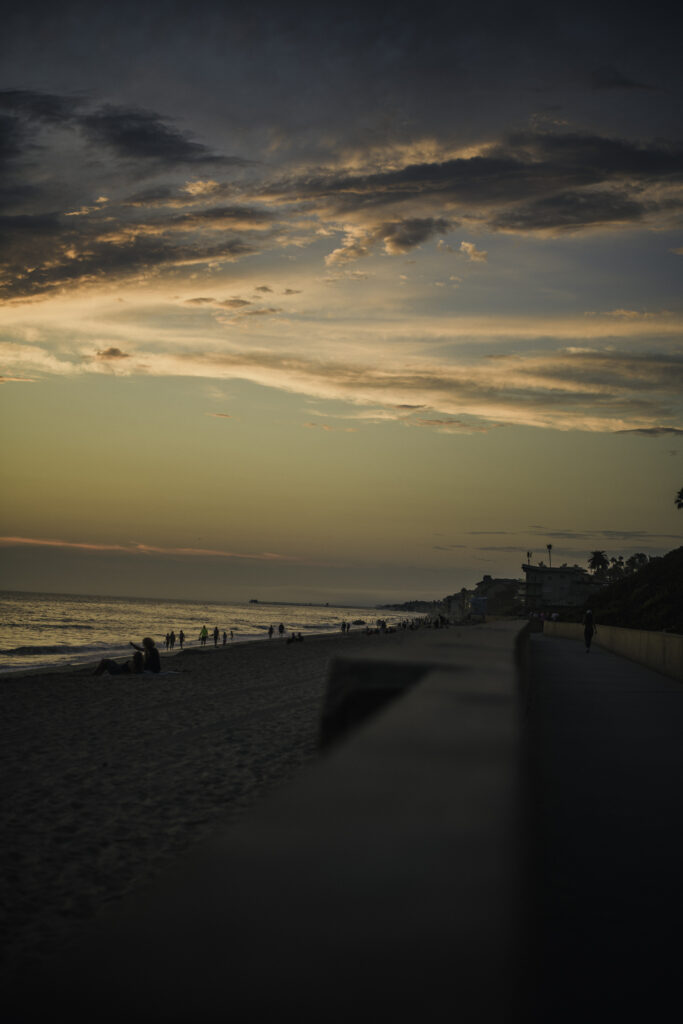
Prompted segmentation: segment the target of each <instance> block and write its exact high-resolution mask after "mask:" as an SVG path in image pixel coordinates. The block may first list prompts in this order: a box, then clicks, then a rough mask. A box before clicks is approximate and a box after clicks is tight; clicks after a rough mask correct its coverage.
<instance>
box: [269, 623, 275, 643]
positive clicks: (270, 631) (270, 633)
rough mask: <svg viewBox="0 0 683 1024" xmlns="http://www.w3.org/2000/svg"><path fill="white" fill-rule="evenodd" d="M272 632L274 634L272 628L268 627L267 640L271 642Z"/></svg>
mask: <svg viewBox="0 0 683 1024" xmlns="http://www.w3.org/2000/svg"><path fill="white" fill-rule="evenodd" d="M274 632H275V630H274V629H273V627H272V626H270V627H269V628H268V639H269V640H272V639H273V633H274Z"/></svg>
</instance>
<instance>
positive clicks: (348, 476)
mask: <svg viewBox="0 0 683 1024" xmlns="http://www.w3.org/2000/svg"><path fill="white" fill-rule="evenodd" d="M375 10H376V9H375V8H373V6H372V5H370V4H364V5H354V4H347V5H339V7H338V8H337V7H335V9H334V11H332V10H329V9H327V6H326V5H323V4H320V5H313V4H284V5H283V4H269V3H265V4H263V3H261V4H220V3H207V2H202V0H198V2H196V3H192V4H188V3H144V4H141V3H136V4H130V3H127V2H121V3H117V4H115V5H107V6H106V7H105V8H104V9H102V10H97V9H95V5H93V4H91V3H88V4H85V3H83V4H81V3H69V2H66V3H63V4H59V5H55V4H50V5H47V4H45V5H41V4H36V3H32V2H30V0H29V2H28V3H24V4H22V5H16V10H15V11H14V12H13V13H11V14H10V15H8V16H6V17H5V19H4V23H3V27H2V34H1V35H0V66H1V67H2V78H1V80H0V124H1V126H2V142H1V144H0V145H1V148H0V160H1V162H2V177H1V179H0V180H1V184H0V202H1V203H2V211H1V212H0V237H1V244H0V302H1V303H2V309H1V312H0V348H1V349H2V364H1V373H2V382H3V387H2V399H3V401H2V406H1V409H2V412H1V416H2V419H1V423H2V481H3V500H2V502H1V507H0V568H1V570H2V576H1V581H2V582H1V583H0V585H2V586H5V587H7V588H12V589H19V590H22V589H23V590H48V591H62V592H76V593H102V594H120V595H146V596H174V597H181V598H182V597H186V598H198V599H216V600H248V599H249V598H252V597H258V598H260V599H262V600H280V599H282V600H303V601H330V602H346V603H353V602H362V603H370V602H373V601H388V600H393V601H402V600H408V599H411V598H416V597H441V596H444V595H445V594H449V593H453V592H454V591H456V590H459V589H460V588H461V587H463V586H472V585H473V584H474V583H476V582H477V580H479V579H481V577H482V576H483V575H484V574H485V573H490V574H492V575H494V576H521V575H522V573H521V569H520V566H521V562H522V561H523V560H525V555H526V552H527V551H532V552H534V558H533V560H534V561H537V560H539V559H541V558H544V559H546V560H547V555H546V545H547V544H548V543H552V545H553V564H554V565H555V564H560V563H561V562H565V561H566V562H569V563H570V564H573V563H574V562H578V563H579V564H583V565H585V564H586V559H587V556H588V552H589V551H591V550H593V549H595V548H600V549H603V550H606V551H607V554H608V555H616V554H623V555H625V556H628V555H630V554H632V553H633V552H636V551H644V552H646V553H648V554H651V555H655V554H662V553H664V552H666V551H668V550H670V549H671V548H673V547H676V546H678V545H679V544H680V543H681V542H682V541H681V533H682V532H683V531H682V527H683V514H682V513H681V512H680V511H677V509H676V508H675V505H674V497H675V495H676V492H677V491H678V490H679V488H681V486H683V466H682V460H683V417H682V415H681V414H682V409H683V400H682V397H681V396H682V395H683V387H682V383H683V352H682V347H681V327H682V324H683V303H682V301H681V294H682V290H681V274H682V271H683V191H682V189H681V181H682V179H683V139H682V137H681V124H682V118H681V68H682V66H683V63H682V62H681V58H680V39H681V34H680V30H681V24H680V15H676V16H672V14H671V11H672V10H674V8H673V6H672V5H661V6H660V5H658V4H656V3H655V4H650V5H648V7H647V11H646V12H645V11H644V10H640V11H638V12H637V13H636V12H635V10H634V13H632V14H631V13H628V10H630V9H627V10H626V12H622V13H621V16H620V20H619V21H618V23H617V22H615V20H614V17H613V12H614V8H613V7H611V6H610V7H609V8H608V7H607V6H604V7H601V5H600V4H595V3H593V4H590V5H588V4H585V5H583V4H581V3H579V4H573V5H565V6H564V7H563V9H559V8H558V9H556V7H555V5H543V6H541V5H538V4H534V5H524V4H522V5H511V4H500V5H498V4H490V3H489V4H486V5H469V4H468V5H463V4H459V3H456V2H454V3H452V4H449V5H448V6H447V7H446V8H444V10H443V11H442V12H441V13H439V8H438V6H437V7H434V8H433V10H432V9H431V8H424V10H425V12H426V11H428V10H431V13H430V14H429V16H427V14H426V13H425V14H423V13H422V8H420V7H419V6H417V5H410V6H408V5H401V4H393V5H387V7H386V9H385V10H380V9H377V13H373V12H374V11H375Z"/></svg>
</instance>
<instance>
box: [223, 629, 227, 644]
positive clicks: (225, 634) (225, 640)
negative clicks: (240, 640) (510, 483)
mask: <svg viewBox="0 0 683 1024" xmlns="http://www.w3.org/2000/svg"><path fill="white" fill-rule="evenodd" d="M227 642H228V634H227V633H226V632H225V630H223V646H224V647H225V645H226V644H227Z"/></svg>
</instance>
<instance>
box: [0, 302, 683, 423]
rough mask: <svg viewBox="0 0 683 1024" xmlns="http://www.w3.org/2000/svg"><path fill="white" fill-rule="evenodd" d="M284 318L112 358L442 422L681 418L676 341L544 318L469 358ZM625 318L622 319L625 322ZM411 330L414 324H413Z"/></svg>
mask: <svg viewBox="0 0 683 1024" xmlns="http://www.w3.org/2000/svg"><path fill="white" fill-rule="evenodd" d="M252 313H255V314H256V316H257V317H259V316H260V317H263V316H264V315H274V309H272V308H269V309H266V310H263V311H257V310H254V311H251V310H247V311H246V313H245V314H244V315H245V316H247V317H250V316H251V315H252ZM218 315H220V311H218ZM227 315H228V314H227V313H226V316H227ZM234 315H236V316H239V315H240V311H237V313H236V314H234ZM242 323H244V321H242ZM282 325H283V326H282V331H279V332H278V336H277V341H272V342H270V343H267V344H266V343H264V340H263V339H264V338H269V332H268V331H265V332H264V333H263V334H262V335H260V336H259V335H258V332H256V336H257V338H259V341H258V342H257V341H256V340H255V339H254V341H251V343H250V344H246V341H245V337H243V336H242V335H241V333H239V332H238V331H236V332H235V335H234V337H232V338H230V339H229V338H228V336H227V335H226V334H222V336H221V342H220V348H214V349H211V348H208V347H204V348H202V347H200V345H199V344H197V342H196V341H194V343H193V344H192V346H189V345H188V344H187V343H186V342H185V341H183V340H181V341H180V343H176V344H175V345H174V346H172V347H171V348H164V347H163V346H164V338H165V332H164V331H161V330H160V332H159V335H158V338H159V340H158V343H157V344H156V345H155V344H154V343H152V342H151V337H152V336H150V335H145V334H144V333H143V334H139V335H138V341H137V351H136V353H135V354H134V355H131V357H130V358H127V359H125V360H117V359H110V360H108V361H107V362H106V366H107V370H108V372H114V373H119V372H120V373H123V374H126V375H131V374H140V375H145V376H148V375H153V376H161V377H163V376H183V377H199V378H208V379H211V380H214V381H221V380H223V381H225V380H234V379H242V380H248V381H251V382H253V383H255V384H259V385H262V386H264V387H271V388H275V389H278V390H284V391H287V392H290V393H296V394H301V395H306V396H308V397H310V398H312V399H314V400H315V401H325V400H334V401H340V402H344V403H346V404H347V406H349V407H350V408H351V409H353V410H356V411H355V412H354V418H359V417H361V416H365V417H366V418H368V419H377V418H379V419H393V420H396V421H399V422H402V423H404V424H406V425H408V426H410V425H411V424H412V425H414V426H416V427H420V426H427V427H431V428H433V429H437V430H438V429H442V430H448V431H460V430H471V431H474V430H488V429H491V428H492V427H501V426H504V425H508V426H512V425H526V426H531V427H541V428H543V427H552V428H554V429H558V430H582V431H589V432H590V431H597V432H609V433H614V432H617V431H631V430H641V429H645V430H650V429H652V428H656V429H658V430H659V429H661V428H669V427H670V428H672V429H676V430H678V429H680V427H681V421H680V394H681V391H683V356H681V355H680V354H678V353H676V352H675V351H674V352H670V353H668V352H659V353H657V352H654V353H649V354H648V353H646V352H633V351H626V352H621V351H618V350H617V349H614V348H610V349H605V350H595V351H592V350H585V349H576V350H575V349H571V348H564V349H563V348H555V349H554V350H553V349H552V348H551V347H550V345H549V337H548V333H547V327H546V331H545V332H544V330H543V328H541V329H540V331H539V335H538V336H539V339H541V344H539V345H536V347H534V348H531V349H527V350H526V351H521V352H520V351H518V350H517V351H515V352H512V353H508V354H505V353H499V354H498V356H497V358H495V359H490V358H487V355H488V353H485V354H483V355H482V356H480V357H479V358H478V359H473V358H470V359H468V360H466V361H463V360H462V359H460V358H458V359H453V360H450V361H449V360H448V359H440V360H439V361H436V360H432V359H430V358H420V357H418V356H416V355H413V356H412V357H411V359H410V361H409V363H406V361H405V358H404V355H405V353H403V351H402V349H401V348H400V347H399V350H398V352H397V351H396V344H395V342H394V341H386V342H385V341H383V340H382V337H383V333H384V330H385V328H377V330H376V331H375V332H374V333H373V332H372V331H366V332H362V331H361V333H360V335H359V337H358V338H357V344H356V346H355V349H354V354H353V355H351V354H350V353H349V352H345V350H344V349H343V347H342V348H341V349H340V348H339V346H338V345H336V344H335V343H334V335H333V336H332V338H331V339H329V344H328V345H327V346H325V347H323V348H320V344H319V334H320V330H325V328H324V326H323V325H320V327H316V326H315V325H310V326H309V330H310V331H312V335H311V336H312V337H316V339H318V340H317V341H316V347H315V348H311V349H308V348H307V347H306V345H304V346H303V348H302V347H301V344H300V343H301V335H300V331H301V325H300V324H298V323H294V324H292V325H289V326H288V324H287V321H282ZM629 326H630V325H629V323H628V322H625V323H624V328H628V327H629ZM124 327H125V325H124ZM414 329H415V328H414V325H412V324H411V325H409V327H408V330H410V331H413V330H414ZM434 330H435V331H436V336H438V337H439V338H441V339H443V336H444V331H443V327H442V326H440V325H436V327H435V328H434ZM125 333H127V332H122V336H123V335H124V334H125ZM308 336H309V335H308V334H307V335H306V337H308ZM323 336H324V335H323ZM512 336H514V332H513V335H512ZM145 337H147V338H148V341H147V343H145ZM398 338H399V339H400V334H399V336H398ZM290 344H291V347H290ZM112 347H115V346H112ZM442 351H443V348H442ZM316 352H317V354H314V353H316ZM0 357H1V358H2V360H3V364H4V366H5V372H6V373H8V374H12V375H16V376H23V375H26V376H29V375H32V374H34V373H36V372H41V373H51V374H74V373H90V372H102V365H103V364H102V362H101V361H99V360H93V358H92V356H90V355H88V349H87V346H83V347H81V348H80V349H79V350H78V351H77V352H74V353H72V354H71V355H67V353H66V351H65V350H63V351H62V352H61V353H60V354H59V355H54V354H51V353H49V352H48V351H46V350H45V349H44V348H43V347H42V345H41V344H40V343H38V342H36V343H33V344H31V345H22V344H18V343H9V342H5V343H0ZM416 406H421V407H423V409H424V413H422V415H420V414H419V411H418V414H417V415H414V413H415V410H414V409H412V408H406V407H416ZM677 410H679V411H678V412H677ZM413 415H414V419H411V417H413ZM418 420H423V421H424V422H423V423H422V424H421V423H419V422H418Z"/></svg>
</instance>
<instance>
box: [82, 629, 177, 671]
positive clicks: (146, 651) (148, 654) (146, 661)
mask: <svg viewBox="0 0 683 1024" xmlns="http://www.w3.org/2000/svg"><path fill="white" fill-rule="evenodd" d="M130 646H131V647H134V648H135V654H134V655H133V659H132V661H125V662H123V664H121V663H120V662H118V661H114V660H113V659H112V658H102V661H101V662H100V663H99V665H98V666H97V668H96V669H95V672H94V675H96V676H101V675H102V674H103V673H104V672H108V673H109V675H111V676H120V675H130V674H133V675H140V674H141V673H142V672H154V673H157V672H160V671H161V658H160V657H159V651H158V650H157V648H156V645H155V643H154V641H153V640H152V638H151V636H146V637H145V638H144V640H143V641H142V646H140V644H134V643H133V641H132V640H131V642H130Z"/></svg>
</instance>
